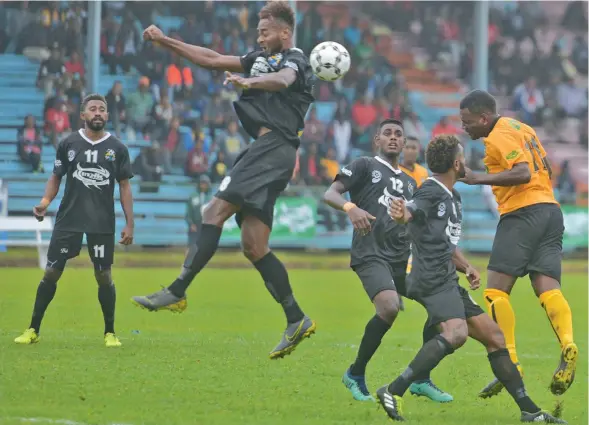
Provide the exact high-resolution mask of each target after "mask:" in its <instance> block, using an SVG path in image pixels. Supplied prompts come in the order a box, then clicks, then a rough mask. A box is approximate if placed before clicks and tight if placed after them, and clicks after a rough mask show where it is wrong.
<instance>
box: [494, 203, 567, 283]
mask: <svg viewBox="0 0 589 425" xmlns="http://www.w3.org/2000/svg"><path fill="white" fill-rule="evenodd" d="M563 235H564V219H563V216H562V211H561V209H560V206H559V205H557V204H536V205H530V206H529V207H524V208H520V209H519V210H515V211H513V212H510V213H507V214H504V215H502V216H501V218H500V219H499V224H498V225H497V233H496V234H495V240H494V241H493V250H492V252H491V259H490V260H489V265H488V267H487V268H488V269H489V270H493V271H496V272H499V273H504V274H507V275H509V276H514V277H523V276H525V275H527V274H528V273H532V272H537V273H541V274H543V275H545V276H549V277H552V278H554V279H556V280H558V281H559V282H560V275H561V261H562V239H563Z"/></svg>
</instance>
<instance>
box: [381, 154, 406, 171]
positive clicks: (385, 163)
mask: <svg viewBox="0 0 589 425" xmlns="http://www.w3.org/2000/svg"><path fill="white" fill-rule="evenodd" d="M374 159H376V160H377V161H378V162H380V163H381V164H383V165H385V166H387V167H388V168H390V169H391V171H392V172H393V173H395V174H401V173H402V172H403V171H401V170H397V169H396V168H394V167H393V166H392V165H391V164H389V163H388V162H386V161H385V160H384V159H382V158H381V157H380V156H375V157H374Z"/></svg>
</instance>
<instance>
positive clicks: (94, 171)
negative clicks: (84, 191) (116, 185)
mask: <svg viewBox="0 0 589 425" xmlns="http://www.w3.org/2000/svg"><path fill="white" fill-rule="evenodd" d="M72 177H73V178H75V179H78V180H80V181H81V182H82V184H83V185H84V186H86V187H87V188H88V189H90V188H91V187H95V188H97V189H98V190H101V189H100V186H108V185H109V184H110V180H109V178H110V173H109V172H108V170H105V169H104V168H102V167H101V166H98V167H97V168H83V167H82V166H81V165H80V164H79V163H78V166H77V169H76V170H75V171H74V173H73V174H72Z"/></svg>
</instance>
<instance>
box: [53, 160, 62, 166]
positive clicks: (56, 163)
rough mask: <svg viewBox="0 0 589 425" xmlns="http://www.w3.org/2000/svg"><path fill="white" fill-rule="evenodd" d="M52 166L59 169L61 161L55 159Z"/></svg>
mask: <svg viewBox="0 0 589 425" xmlns="http://www.w3.org/2000/svg"><path fill="white" fill-rule="evenodd" d="M53 165H54V166H55V167H56V168H58V167H61V161H60V160H59V159H56V160H55V162H54V163H53Z"/></svg>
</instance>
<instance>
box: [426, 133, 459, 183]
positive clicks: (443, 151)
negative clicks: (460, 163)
mask: <svg viewBox="0 0 589 425" xmlns="http://www.w3.org/2000/svg"><path fill="white" fill-rule="evenodd" d="M459 146H460V140H458V138H457V137H456V136H451V135H441V136H437V137H434V138H433V139H432V140H431V142H429V144H428V145H427V149H426V151H425V160H426V162H427V166H428V167H429V169H430V170H431V171H432V173H436V174H443V173H446V172H447V171H448V170H450V169H451V168H452V167H453V166H454V161H455V160H456V155H457V154H458V152H459V149H460V148H459Z"/></svg>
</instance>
